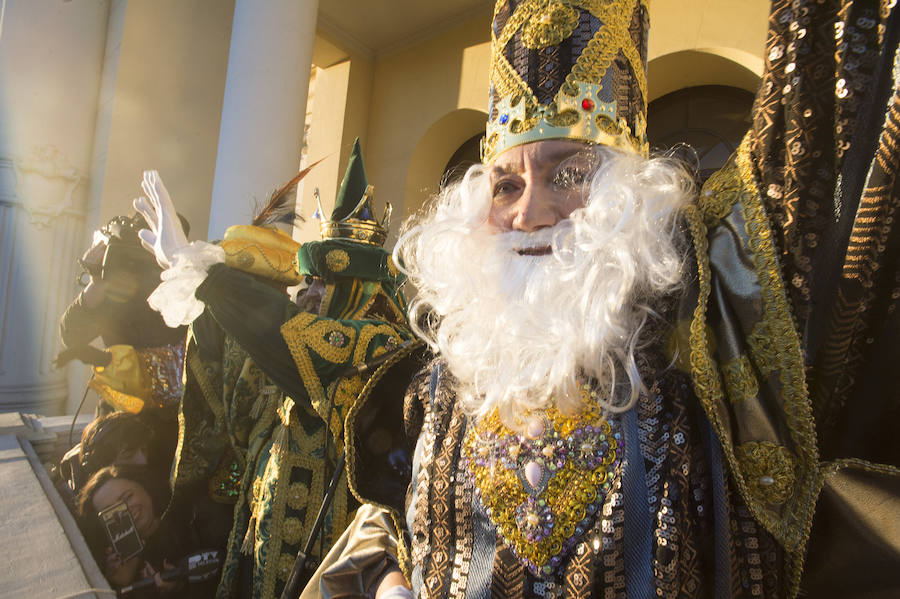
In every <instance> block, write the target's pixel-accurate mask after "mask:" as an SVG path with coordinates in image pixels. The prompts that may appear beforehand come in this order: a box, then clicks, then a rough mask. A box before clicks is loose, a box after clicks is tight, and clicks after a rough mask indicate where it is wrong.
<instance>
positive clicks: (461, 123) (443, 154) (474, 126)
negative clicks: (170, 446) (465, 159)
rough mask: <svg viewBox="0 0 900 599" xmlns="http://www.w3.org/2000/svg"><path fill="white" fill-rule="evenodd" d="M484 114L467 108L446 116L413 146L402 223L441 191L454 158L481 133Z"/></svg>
mask: <svg viewBox="0 0 900 599" xmlns="http://www.w3.org/2000/svg"><path fill="white" fill-rule="evenodd" d="M486 122H487V113H486V112H482V111H481V110H471V109H467V108H463V109H459V110H454V111H453V112H450V113H448V114H445V115H444V116H442V117H441V118H439V119H438V120H437V121H435V122H434V123H433V124H432V125H431V127H429V128H428V130H427V131H426V132H425V135H423V136H422V138H421V139H420V140H419V141H418V143H417V144H416V147H415V150H414V151H413V153H412V159H411V160H410V161H409V168H408V169H407V171H406V188H405V196H404V197H405V201H404V203H403V220H406V219H407V218H408V217H409V216H410V215H412V214H415V213H416V212H418V211H419V210H420V209H421V208H422V206H424V205H425V202H426V200H427V199H428V198H429V197H431V196H432V195H434V194H435V193H436V192H437V191H438V189H439V188H440V184H441V180H442V179H443V177H444V173H445V171H446V169H447V168H448V166H453V165H451V164H449V163H450V162H451V159H452V158H453V157H454V155H457V152H458V151H462V150H463V148H462V146H470V145H471V140H472V138H474V137H478V136H480V135H482V134H483V133H484V124H485V123H486Z"/></svg>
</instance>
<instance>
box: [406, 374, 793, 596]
mask: <svg viewBox="0 0 900 599" xmlns="http://www.w3.org/2000/svg"><path fill="white" fill-rule="evenodd" d="M656 362H657V364H656V365H657V366H659V365H660V364H662V363H664V362H663V361H662V360H657V361H656ZM661 372H662V374H661V375H660V376H658V377H656V378H657V380H656V382H655V383H654V384H652V385H651V386H650V390H649V393H647V394H646V395H643V396H642V397H641V398H640V400H639V403H638V405H637V408H636V410H635V411H634V412H632V413H630V414H629V415H628V416H626V417H624V418H622V419H620V420H619V422H618V424H619V425H620V426H621V430H622V431H623V441H624V447H625V449H624V460H623V462H622V464H620V465H619V467H618V468H616V471H615V475H614V477H613V479H612V484H611V488H610V490H609V491H608V494H606V495H605V499H604V500H602V507H601V508H600V509H599V510H598V511H597V512H596V513H595V514H594V515H593V516H590V515H589V517H588V519H587V520H588V521H587V522H586V523H585V524H584V525H580V526H579V527H578V528H577V529H576V532H575V535H574V540H575V544H574V547H573V548H572V549H571V551H570V552H569V553H568V554H567V555H564V557H563V559H562V563H561V565H560V566H559V567H558V568H557V569H556V571H555V572H554V573H553V574H552V575H541V576H537V575H535V574H533V573H532V572H531V571H529V569H528V568H526V567H525V566H524V565H523V563H522V562H521V561H519V560H518V559H516V557H515V556H514V554H513V553H512V552H511V551H510V547H509V545H508V544H507V543H505V542H503V540H502V538H501V537H500V535H499V534H498V531H497V529H496V528H495V526H494V524H492V521H491V518H490V517H488V515H486V512H485V509H484V508H483V507H482V506H481V504H480V503H479V502H477V501H476V500H475V498H474V497H473V491H474V489H475V487H474V485H473V472H472V470H471V467H468V468H467V467H466V460H464V459H462V456H463V455H464V454H465V452H466V438H467V431H468V430H470V429H471V427H472V426H474V425H473V423H472V421H471V420H470V419H468V418H466V417H465V416H464V415H463V414H462V412H461V410H460V407H459V405H458V403H457V399H456V395H455V393H454V383H453V378H452V376H450V375H449V374H447V373H446V371H445V370H444V369H443V367H442V364H441V363H440V362H436V363H435V364H433V365H432V366H431V367H429V368H428V369H426V370H424V371H422V373H421V374H420V375H419V376H418V377H417V379H416V381H415V382H414V385H413V386H412V387H411V388H410V390H409V393H408V395H407V398H406V408H407V414H408V415H409V417H410V418H412V419H421V422H422V428H421V434H420V436H419V437H418V440H417V445H416V449H415V456H416V457H415V464H414V474H413V481H412V485H411V495H410V498H409V501H408V511H407V524H408V527H409V532H410V535H411V539H412V543H411V563H412V583H413V589H414V592H415V593H416V596H421V597H609V598H614V597H626V596H628V597H651V596H660V597H708V596H722V595H723V592H724V593H726V594H727V593H732V596H736V597H737V596H747V597H777V596H779V595H780V589H781V588H782V586H783V584H784V581H783V579H782V574H781V569H780V565H781V550H780V548H779V546H778V544H777V543H776V542H775V540H774V539H773V537H772V536H771V535H770V534H768V533H767V532H766V531H765V530H764V529H763V528H762V527H761V526H760V525H759V524H758V523H756V521H755V520H754V519H753V517H752V516H751V515H750V513H749V511H748V510H747V508H746V506H745V505H744V504H743V503H742V501H741V500H740V498H739V496H738V495H737V493H736V492H735V490H734V489H733V487H732V485H731V483H730V482H728V478H727V472H726V470H725V465H724V463H723V460H722V455H721V451H720V450H719V448H718V445H717V441H716V439H715V434H714V433H713V432H712V428H711V427H710V426H709V423H708V421H707V420H706V418H705V417H704V415H703V414H702V411H701V410H699V404H698V403H697V400H696V397H694V395H693V392H692V390H691V386H690V379H689V377H687V376H686V375H685V374H684V373H681V372H679V371H677V370H671V371H663V370H661ZM588 486H589V487H590V486H591V485H588ZM594 489H595V490H596V487H594ZM602 495H603V492H602V491H601V496H602ZM551 507H552V506H551ZM581 514H584V510H582V511H581ZM567 517H571V513H557V514H555V519H556V520H557V525H558V526H559V525H562V521H563V520H564V519H565V518H567Z"/></svg>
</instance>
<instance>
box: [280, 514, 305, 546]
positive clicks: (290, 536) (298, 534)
mask: <svg viewBox="0 0 900 599" xmlns="http://www.w3.org/2000/svg"><path fill="white" fill-rule="evenodd" d="M283 532H284V536H283V538H284V542H285V543H287V544H289V545H299V544H300V541H302V540H303V524H302V523H301V522H300V519H299V518H285V519H284V526H283Z"/></svg>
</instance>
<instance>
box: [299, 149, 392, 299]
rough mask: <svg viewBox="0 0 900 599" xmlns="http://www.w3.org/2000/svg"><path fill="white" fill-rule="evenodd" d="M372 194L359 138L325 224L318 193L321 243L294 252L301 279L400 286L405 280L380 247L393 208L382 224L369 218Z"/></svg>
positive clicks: (385, 214) (388, 208) (302, 247)
mask: <svg viewBox="0 0 900 599" xmlns="http://www.w3.org/2000/svg"><path fill="white" fill-rule="evenodd" d="M373 190H374V188H373V187H372V186H371V185H369V181H368V179H366V169H365V166H364V165H363V158H362V150H361V149H360V147H359V139H357V140H356V143H355V144H354V145H353V152H352V153H351V154H350V160H349V162H348V163H347V171H346V173H345V174H344V179H343V181H341V187H340V189H339V190H338V193H337V198H335V201H334V210H333V211H332V212H331V218H330V219H329V220H325V219H324V218H323V217H322V214H324V210H323V209H322V203H321V202H319V194H318V191H317V192H316V202H317V203H318V208H317V210H316V213H317V215H318V217H319V218H320V219H321V222H320V223H319V229H320V230H321V233H322V240H321V241H308V242H306V243H304V244H303V245H302V246H301V247H300V250H299V251H298V252H297V263H298V272H299V273H300V274H301V275H310V276H314V277H320V278H323V279H325V280H326V281H334V280H337V279H344V280H346V279H351V278H357V279H360V280H364V281H381V282H390V283H391V284H399V282H400V281H402V280H403V276H402V275H401V274H400V272H399V270H397V267H396V266H395V265H394V261H393V260H392V259H391V255H390V254H389V253H388V252H386V251H385V250H384V249H383V248H382V247H381V246H382V245H383V244H384V241H385V239H386V238H387V231H388V227H389V226H390V223H391V204H390V202H388V203H387V205H386V206H385V208H384V216H383V217H382V219H381V222H380V223H379V222H378V221H376V220H375V219H374V218H373V216H372V198H373Z"/></svg>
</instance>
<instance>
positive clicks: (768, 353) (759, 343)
mask: <svg viewBox="0 0 900 599" xmlns="http://www.w3.org/2000/svg"><path fill="white" fill-rule="evenodd" d="M769 324H770V323H769V322H768V321H767V320H766V319H765V318H763V319H762V320H760V321H759V322H757V323H756V324H755V325H753V330H752V331H750V334H749V335H748V336H747V345H748V346H749V348H750V356H751V357H752V358H753V363H754V364H756V367H757V368H758V369H759V372H760V374H762V375H763V376H769V375H770V374H772V373H773V372H774V371H775V369H776V368H777V367H778V346H777V345H776V343H777V342H776V339H778V338H779V337H778V336H777V335H775V334H773V331H770V330H769V328H770V327H769Z"/></svg>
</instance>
